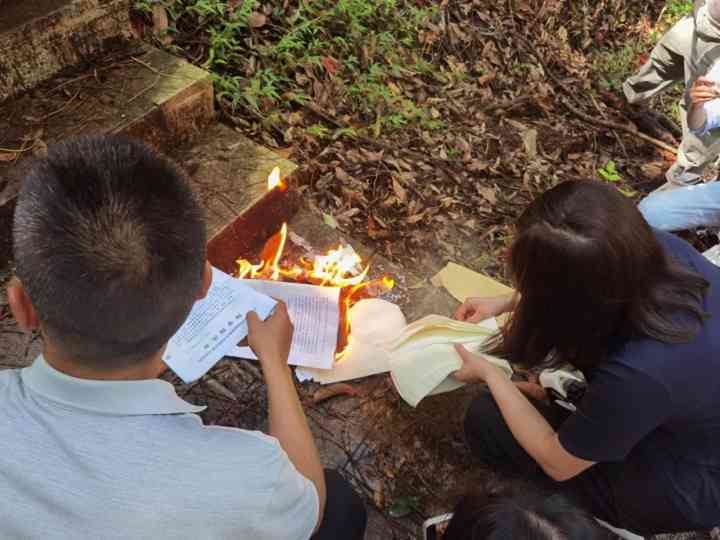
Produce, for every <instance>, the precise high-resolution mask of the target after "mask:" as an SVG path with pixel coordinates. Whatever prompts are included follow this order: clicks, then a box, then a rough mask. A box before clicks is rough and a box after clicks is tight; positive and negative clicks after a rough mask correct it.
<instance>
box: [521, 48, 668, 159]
mask: <svg viewBox="0 0 720 540" xmlns="http://www.w3.org/2000/svg"><path fill="white" fill-rule="evenodd" d="M515 38H516V39H517V41H518V42H519V43H520V44H521V45H522V46H523V47H524V49H525V52H526V53H527V54H529V55H530V56H532V57H533V58H535V60H536V61H537V62H538V63H539V64H540V65H541V66H542V68H543V71H544V72H545V74H546V75H547V76H548V77H550V79H552V81H553V82H554V83H555V85H556V86H557V87H558V89H560V91H561V92H562V93H563V94H566V95H567V96H568V97H569V98H570V99H572V100H575V102H576V103H578V104H579V105H580V104H581V102H580V101H579V100H578V99H577V97H576V96H575V94H573V93H572V92H570V91H569V90H568V89H567V88H566V85H565V84H563V82H562V81H561V80H560V79H558V77H557V75H555V73H553V72H552V71H551V70H550V69H549V68H548V66H547V64H546V63H545V61H544V60H543V59H542V58H541V57H540V56H539V55H537V54H535V52H534V51H533V50H532V48H531V47H530V46H529V44H528V42H527V41H526V40H525V39H523V38H522V37H520V36H515ZM560 102H561V103H562V104H563V105H565V107H566V108H567V109H568V110H569V111H570V112H571V113H573V114H574V115H575V116H577V117H578V118H580V119H581V120H583V121H585V122H588V123H589V124H594V125H596V126H602V127H605V128H608V129H616V130H618V131H622V132H624V133H628V134H630V135H634V136H635V137H638V138H640V139H643V140H644V141H647V142H649V143H651V144H654V145H655V146H657V147H658V148H661V149H662V150H665V151H667V152H671V153H673V154H676V153H677V150H676V149H675V148H673V147H672V146H670V145H669V144H667V143H664V142H663V141H660V140H658V139H656V138H654V137H650V136H649V135H645V134H644V133H641V132H640V131H638V130H637V129H635V128H632V127H630V126H626V125H623V124H619V123H617V122H612V121H610V120H604V119H601V118H593V117H592V116H590V115H589V114H585V113H584V112H582V111H581V110H580V109H579V108H578V107H575V106H574V105H571V104H570V103H569V100H565V99H560Z"/></svg>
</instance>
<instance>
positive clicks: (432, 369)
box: [390, 315, 513, 407]
mask: <svg viewBox="0 0 720 540" xmlns="http://www.w3.org/2000/svg"><path fill="white" fill-rule="evenodd" d="M497 331H498V329H497V323H496V322H495V320H494V319H488V320H487V321H483V322H482V323H480V324H472V323H464V322H460V321H455V320H453V319H449V318H447V317H441V316H438V315H430V316H428V317H424V318H423V319H420V320H419V321H416V322H414V323H412V324H410V325H408V326H407V328H406V330H405V332H403V334H402V335H400V336H399V337H398V338H397V339H396V340H395V341H394V342H393V348H392V349H391V351H390V374H391V377H392V380H393V383H394V384H395V387H396V388H397V390H398V393H399V394H400V396H401V397H402V398H403V399H404V400H405V401H406V402H407V403H408V404H409V405H411V406H412V407H416V406H417V405H418V403H420V401H422V399H424V398H425V397H427V396H429V395H435V394H439V393H442V392H449V391H452V390H455V389H457V388H459V387H461V386H463V383H460V382H458V381H455V380H454V379H452V378H450V375H451V374H452V373H454V372H455V371H457V370H458V369H460V367H461V366H462V359H461V358H460V355H459V354H458V353H457V351H456V350H455V345H456V344H462V345H464V346H465V347H466V348H467V349H468V350H470V351H471V352H480V351H481V350H482V349H483V347H484V346H485V345H486V344H487V341H488V339H489V338H491V337H493V336H494V335H496V334H497ZM486 358H487V359H488V360H489V361H490V362H492V363H493V364H494V365H496V366H497V367H499V368H500V369H501V370H502V371H504V372H505V373H506V374H507V376H508V377H510V376H512V372H513V371H512V367H511V366H510V364H509V363H508V362H507V361H506V360H502V359H500V358H494V357H491V356H487V355H486Z"/></svg>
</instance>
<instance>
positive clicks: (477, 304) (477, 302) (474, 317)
mask: <svg viewBox="0 0 720 540" xmlns="http://www.w3.org/2000/svg"><path fill="white" fill-rule="evenodd" d="M514 307H515V294H514V293H513V294H504V295H502V296H489V297H485V298H468V299H467V300H465V302H463V303H462V305H461V306H460V307H459V308H457V311H455V318H456V319H457V320H458V321H464V322H470V323H479V322H481V321H484V320H485V319H489V318H490V317H497V316H498V315H501V314H503V313H507V312H508V311H512V310H513V309H514Z"/></svg>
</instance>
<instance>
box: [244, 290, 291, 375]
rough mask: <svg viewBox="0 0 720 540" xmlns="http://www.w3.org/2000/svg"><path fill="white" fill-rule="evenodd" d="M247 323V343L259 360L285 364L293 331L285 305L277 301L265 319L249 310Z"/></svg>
mask: <svg viewBox="0 0 720 540" xmlns="http://www.w3.org/2000/svg"><path fill="white" fill-rule="evenodd" d="M247 323H248V345H250V348H251V349H252V350H253V352H254V353H255V354H256V355H257V357H258V358H259V359H260V362H263V361H280V362H283V363H284V365H287V360H288V357H289V356H290V344H291V343H292V337H293V331H294V329H293V324H292V322H291V321H290V315H288V310H287V306H286V305H285V304H284V303H283V302H278V303H277V306H276V307H275V311H274V312H273V314H272V315H271V316H270V317H268V318H267V320H265V321H263V320H261V319H260V317H258V315H257V313H255V312H254V311H251V312H250V313H248V315H247Z"/></svg>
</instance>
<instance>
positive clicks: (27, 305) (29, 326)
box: [7, 278, 40, 330]
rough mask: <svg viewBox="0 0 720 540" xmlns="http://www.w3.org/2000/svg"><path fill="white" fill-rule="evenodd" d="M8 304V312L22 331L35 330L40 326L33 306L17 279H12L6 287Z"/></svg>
mask: <svg viewBox="0 0 720 540" xmlns="http://www.w3.org/2000/svg"><path fill="white" fill-rule="evenodd" d="M7 296H8V303H9V304H10V311H11V312H12V314H13V317H15V320H16V321H17V322H18V324H19V325H20V327H21V328H23V329H24V330H36V329H37V328H38V327H39V326H40V320H39V319H38V315H37V312H36V311H35V306H33V304H32V301H31V300H30V297H29V296H28V294H27V291H26V290H25V287H23V284H22V283H21V282H20V280H19V279H18V278H12V279H11V280H10V284H9V285H8V287H7Z"/></svg>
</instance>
